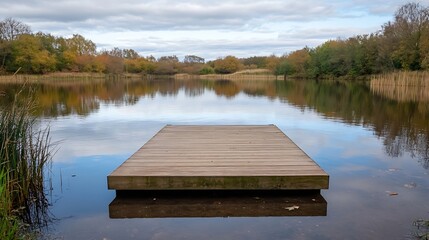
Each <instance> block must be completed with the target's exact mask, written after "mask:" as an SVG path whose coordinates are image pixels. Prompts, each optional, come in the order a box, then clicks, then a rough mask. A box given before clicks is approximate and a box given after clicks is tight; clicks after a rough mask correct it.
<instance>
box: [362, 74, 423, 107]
mask: <svg viewBox="0 0 429 240" xmlns="http://www.w3.org/2000/svg"><path fill="white" fill-rule="evenodd" d="M370 87H371V92H372V93H375V94H378V95H381V96H384V97H387V98H389V99H393V100H396V101H401V102H405V101H424V102H428V101H429V72H395V73H389V74H382V75H377V76H373V77H372V78H371V83H370Z"/></svg>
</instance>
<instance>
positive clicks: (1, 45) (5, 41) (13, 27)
mask: <svg viewBox="0 0 429 240" xmlns="http://www.w3.org/2000/svg"><path fill="white" fill-rule="evenodd" d="M29 33H31V30H30V27H29V26H28V25H26V24H24V23H22V22H20V21H17V20H15V19H13V18H6V19H4V20H3V21H0V58H1V65H0V70H1V69H4V68H5V64H6V61H7V58H9V57H10V56H11V51H12V42H13V41H14V40H16V39H17V38H18V37H19V36H20V35H22V34H29Z"/></svg>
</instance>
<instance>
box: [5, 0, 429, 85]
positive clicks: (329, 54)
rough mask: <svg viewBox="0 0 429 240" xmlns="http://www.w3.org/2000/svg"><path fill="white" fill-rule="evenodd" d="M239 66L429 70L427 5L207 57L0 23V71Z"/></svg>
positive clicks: (297, 73)
mask: <svg viewBox="0 0 429 240" xmlns="http://www.w3.org/2000/svg"><path fill="white" fill-rule="evenodd" d="M243 69H269V70H271V71H272V73H273V74H276V75H287V76H293V77H302V78H334V77H349V78H356V77H360V76H366V75H370V74H378V73H383V72H390V71H395V70H411V71H414V70H429V7H427V6H423V5H421V4H419V3H408V4H405V5H403V6H402V7H400V8H399V9H398V10H397V11H396V13H395V15H394V20H393V21H391V22H388V23H386V24H384V25H383V26H381V30H379V31H377V32H375V33H371V34H368V35H358V36H355V37H351V38H349V39H336V40H329V41H327V42H325V43H323V44H322V45H320V46H317V47H315V48H309V47H305V48H303V49H300V50H297V51H294V52H291V53H288V54H285V55H283V56H280V57H278V56H274V55H271V56H255V57H249V58H241V59H239V58H237V57H234V56H227V57H224V58H219V59H217V60H214V61H208V62H206V61H205V59H204V58H202V57H199V56H195V55H187V56H185V58H184V59H183V60H179V59H178V58H177V57H176V56H163V57H160V58H158V59H156V58H155V57H153V56H140V55H139V54H138V53H137V52H136V51H135V50H133V49H119V48H114V49H111V50H102V51H97V47H96V45H95V43H94V42H92V41H91V40H89V39H85V38H84V37H83V36H81V35H79V34H75V35H73V36H72V37H70V38H64V37H56V36H53V35H51V34H47V33H41V32H38V33H32V32H31V30H30V27H29V26H27V25H26V24H24V23H22V22H19V21H17V20H15V19H13V18H7V19H4V20H3V21H1V22H0V74H12V73H15V72H19V73H32V74H43V73H49V72H58V71H60V72H97V73H114V74H120V73H124V72H126V73H143V74H159V75H172V74H177V73H188V74H212V73H220V74H228V73H234V72H236V71H239V70H243Z"/></svg>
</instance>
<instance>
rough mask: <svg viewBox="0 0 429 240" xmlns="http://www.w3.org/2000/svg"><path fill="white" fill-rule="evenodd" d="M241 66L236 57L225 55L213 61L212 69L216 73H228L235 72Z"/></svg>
mask: <svg viewBox="0 0 429 240" xmlns="http://www.w3.org/2000/svg"><path fill="white" fill-rule="evenodd" d="M241 68H242V64H241V62H240V60H238V58H236V57H234V56H227V57H225V58H219V59H217V60H216V61H214V70H215V71H216V73H220V74H228V73H234V72H237V71H238V70H240V69H241Z"/></svg>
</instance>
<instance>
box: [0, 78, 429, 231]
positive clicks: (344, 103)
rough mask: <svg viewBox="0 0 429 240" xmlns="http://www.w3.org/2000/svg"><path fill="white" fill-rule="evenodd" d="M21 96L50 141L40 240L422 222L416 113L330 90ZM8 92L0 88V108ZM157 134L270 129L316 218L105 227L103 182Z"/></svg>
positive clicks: (197, 86) (84, 85)
mask: <svg viewBox="0 0 429 240" xmlns="http://www.w3.org/2000/svg"><path fill="white" fill-rule="evenodd" d="M30 85H32V86H33V87H34V89H35V92H34V95H35V97H36V98H37V99H38V100H39V102H40V104H39V105H40V106H39V109H38V111H37V114H39V115H40V116H42V118H43V119H44V120H43V121H44V123H49V125H50V128H51V134H52V138H53V141H60V144H59V149H58V152H57V154H56V155H55V157H54V163H53V169H52V179H53V190H52V192H51V193H50V194H49V198H50V199H51V201H52V207H51V212H52V215H53V216H54V217H55V218H56V219H58V220H54V221H53V224H52V226H51V227H50V231H49V232H48V233H47V237H48V238H59V239H404V238H408V237H412V236H413V234H414V233H415V232H416V231H417V229H416V228H415V227H414V226H413V221H415V220H417V219H421V218H424V219H429V202H428V201H427V199H428V196H429V175H428V173H429V170H428V167H429V104H428V103H427V102H416V101H414V102H412V101H408V102H407V101H403V100H401V101H397V100H395V99H389V98H387V97H384V96H381V95H380V96H379V95H376V94H374V93H371V91H370V89H369V87H368V86H366V85H365V84H358V83H349V82H345V83H344V82H337V81H329V82H316V81H296V82H295V81H286V82H284V81H273V82H271V81H267V82H257V81H237V82H231V81H226V80H222V81H217V82H214V81H189V80H188V81H174V80H151V81H147V80H145V81H144V80H105V81H104V80H94V81H60V80H52V81H46V82H41V83H34V84H30ZM19 88H20V84H13V83H9V84H0V92H5V93H6V97H3V98H1V100H0V104H2V105H5V104H10V101H11V99H12V98H11V97H8V96H11V94H12V93H14V92H16V91H17V89H19ZM166 124H275V125H277V126H278V127H279V128H280V129H281V130H282V131H284V132H285V133H286V134H287V135H288V136H289V137H290V138H291V139H292V140H293V141H294V142H295V143H296V144H297V145H298V146H299V147H301V148H302V149H303V150H304V151H305V152H306V153H307V154H308V155H309V156H310V157H311V158H312V159H313V160H315V161H316V162H317V163H318V164H319V165H320V166H321V167H322V168H323V169H324V170H325V171H326V172H328V174H329V175H330V188H329V189H328V190H323V191H322V193H321V195H322V196H323V197H324V199H325V200H326V202H327V205H326V216H323V215H322V216H275V217H266V216H251V217H249V216H248V217H246V214H244V215H242V216H241V215H240V213H237V214H236V215H234V214H231V215H234V217H225V216H216V214H215V215H214V216H211V217H195V216H194V217H180V218H175V217H162V218H161V217H157V218H130V219H121V218H119V219H111V218H109V208H108V206H109V203H110V202H112V200H113V199H114V198H115V192H114V191H110V190H107V183H106V176H107V175H108V174H109V173H110V172H112V171H113V170H114V169H115V168H116V167H118V166H119V165H120V164H121V163H122V162H123V161H125V160H126V159H127V158H128V157H129V156H130V155H131V154H132V153H134V152H135V151H136V150H137V149H138V148H140V147H141V146H142V145H143V144H144V143H145V142H147V141H148V140H149V139H150V138H151V137H152V136H153V135H154V134H155V133H156V132H157V131H159V130H160V129H161V128H162V127H163V126H164V125H166ZM180 197H183V196H180ZM172 201H173V202H174V199H173V200H172ZM234 201H235V200H234ZM237 201H239V200H237ZM249 206H250V205H249ZM203 207H204V206H203ZM285 215H286V214H285ZM289 215H290V214H289ZM309 215H311V214H309ZM319 215H320V214H319Z"/></svg>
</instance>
